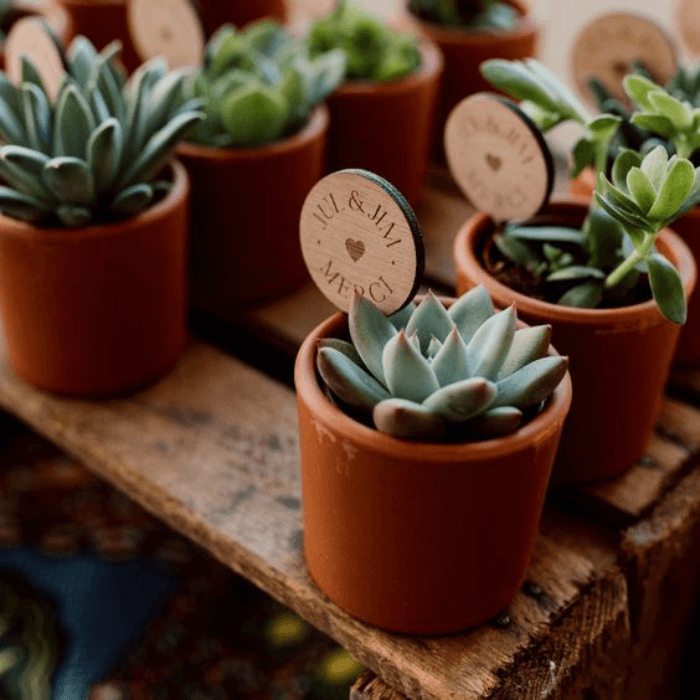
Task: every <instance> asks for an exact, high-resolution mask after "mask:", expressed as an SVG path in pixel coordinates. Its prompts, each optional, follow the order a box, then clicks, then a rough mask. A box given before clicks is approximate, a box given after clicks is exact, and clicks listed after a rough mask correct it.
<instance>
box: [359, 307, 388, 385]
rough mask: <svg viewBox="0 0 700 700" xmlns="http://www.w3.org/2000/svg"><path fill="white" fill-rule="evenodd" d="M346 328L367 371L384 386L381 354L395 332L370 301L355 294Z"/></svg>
mask: <svg viewBox="0 0 700 700" xmlns="http://www.w3.org/2000/svg"><path fill="white" fill-rule="evenodd" d="M348 328H349V329H350V337H351V338H352V342H353V344H354V345H355V349H356V350H357V352H358V354H359V355H360V357H361V358H362V361H363V362H364V363H365V365H366V366H367V369H369V371H370V372H371V373H372V374H373V375H374V377H375V378H376V379H378V380H379V381H380V382H381V383H382V384H384V386H386V379H385V378H384V369H383V366H382V353H383V352H384V347H385V346H386V344H387V343H388V342H389V341H390V340H391V339H392V338H394V337H395V336H396V334H397V330H396V328H394V326H393V325H392V324H391V322H390V321H389V319H387V317H386V316H384V314H383V313H382V312H381V311H380V310H379V309H378V308H377V307H376V306H374V304H372V302H371V301H369V300H368V299H365V298H364V297H362V296H360V295H358V294H355V296H354V297H353V300H352V306H351V307H350V313H349V314H348Z"/></svg>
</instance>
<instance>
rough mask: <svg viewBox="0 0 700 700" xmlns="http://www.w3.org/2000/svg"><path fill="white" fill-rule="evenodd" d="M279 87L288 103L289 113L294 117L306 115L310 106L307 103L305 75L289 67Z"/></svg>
mask: <svg viewBox="0 0 700 700" xmlns="http://www.w3.org/2000/svg"><path fill="white" fill-rule="evenodd" d="M279 89H280V93H281V94H282V96H283V97H284V100H285V102H286V103H287V110H288V113H289V115H291V116H292V117H294V118H301V117H306V115H307V114H308V107H307V105H306V82H305V81H304V76H303V75H302V74H301V73H300V72H299V71H298V70H296V69H295V68H289V69H288V70H286V71H285V73H284V75H283V77H282V83H281V84H280V87H279Z"/></svg>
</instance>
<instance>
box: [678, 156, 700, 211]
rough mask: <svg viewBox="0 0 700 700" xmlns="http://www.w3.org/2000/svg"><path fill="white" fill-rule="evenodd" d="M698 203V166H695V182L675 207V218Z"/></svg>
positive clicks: (699, 170)
mask: <svg viewBox="0 0 700 700" xmlns="http://www.w3.org/2000/svg"><path fill="white" fill-rule="evenodd" d="M698 204H700V168H695V184H694V185H693V189H692V190H691V191H690V194H688V196H687V197H686V198H685V200H684V202H683V204H681V206H680V207H679V208H678V209H677V211H676V216H675V218H680V217H681V216H683V215H685V214H687V213H688V212H689V211H690V210H691V209H693V208H695V207H696V206H697V205H698Z"/></svg>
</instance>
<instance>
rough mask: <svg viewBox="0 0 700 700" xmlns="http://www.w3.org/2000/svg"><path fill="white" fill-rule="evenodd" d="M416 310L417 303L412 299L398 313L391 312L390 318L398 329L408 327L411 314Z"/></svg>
mask: <svg viewBox="0 0 700 700" xmlns="http://www.w3.org/2000/svg"><path fill="white" fill-rule="evenodd" d="M415 310H416V305H415V304H414V303H413V302H412V301H411V302H409V303H408V304H406V306H404V307H403V309H399V310H398V311H397V312H396V313H394V314H391V316H389V320H390V321H391V323H392V325H393V326H394V328H396V330H398V329H399V328H406V326H407V325H408V320H409V319H410V318H411V315H412V314H413V312H414V311H415Z"/></svg>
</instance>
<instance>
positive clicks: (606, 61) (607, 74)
mask: <svg viewBox="0 0 700 700" xmlns="http://www.w3.org/2000/svg"><path fill="white" fill-rule="evenodd" d="M635 61H640V62H641V63H643V64H644V67H645V68H646V69H647V70H648V71H649V73H650V74H651V76H652V77H653V79H654V81H655V82H656V83H658V84H659V85H666V83H668V81H669V80H670V79H671V78H672V77H673V75H674V73H675V72H676V68H677V66H678V60H677V57H676V46H675V44H674V42H673V39H672V38H671V37H670V36H668V34H666V32H665V31H664V30H663V29H662V28H661V27H659V26H658V25H657V24H656V23H655V22H652V21H651V20H649V19H646V18H645V17H640V16H639V15H636V14H632V13H629V12H612V13H610V14H605V15H601V16H600V17H597V18H596V19H594V20H593V21H592V22H590V23H589V24H587V25H586V26H585V27H584V28H583V29H582V30H581V33H580V34H579V35H578V37H577V38H576V41H575V42H574V47H573V50H572V53H571V70H572V74H573V79H574V83H575V84H576V88H577V90H578V91H579V93H580V94H581V95H582V96H583V97H584V99H586V100H587V101H588V102H589V103H591V104H595V100H594V98H593V95H592V93H591V91H590V89H589V87H588V81H589V80H590V79H591V78H597V79H598V80H600V82H601V83H602V84H603V85H604V86H605V87H606V88H607V89H608V91H609V92H610V93H611V94H612V95H613V96H614V97H616V98H617V99H618V100H621V101H623V102H628V101H629V100H628V98H627V95H626V94H625V91H624V89H623V87H622V80H623V78H624V77H625V76H627V75H629V74H630V73H631V72H632V68H631V66H632V64H633V63H634V62H635Z"/></svg>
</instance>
